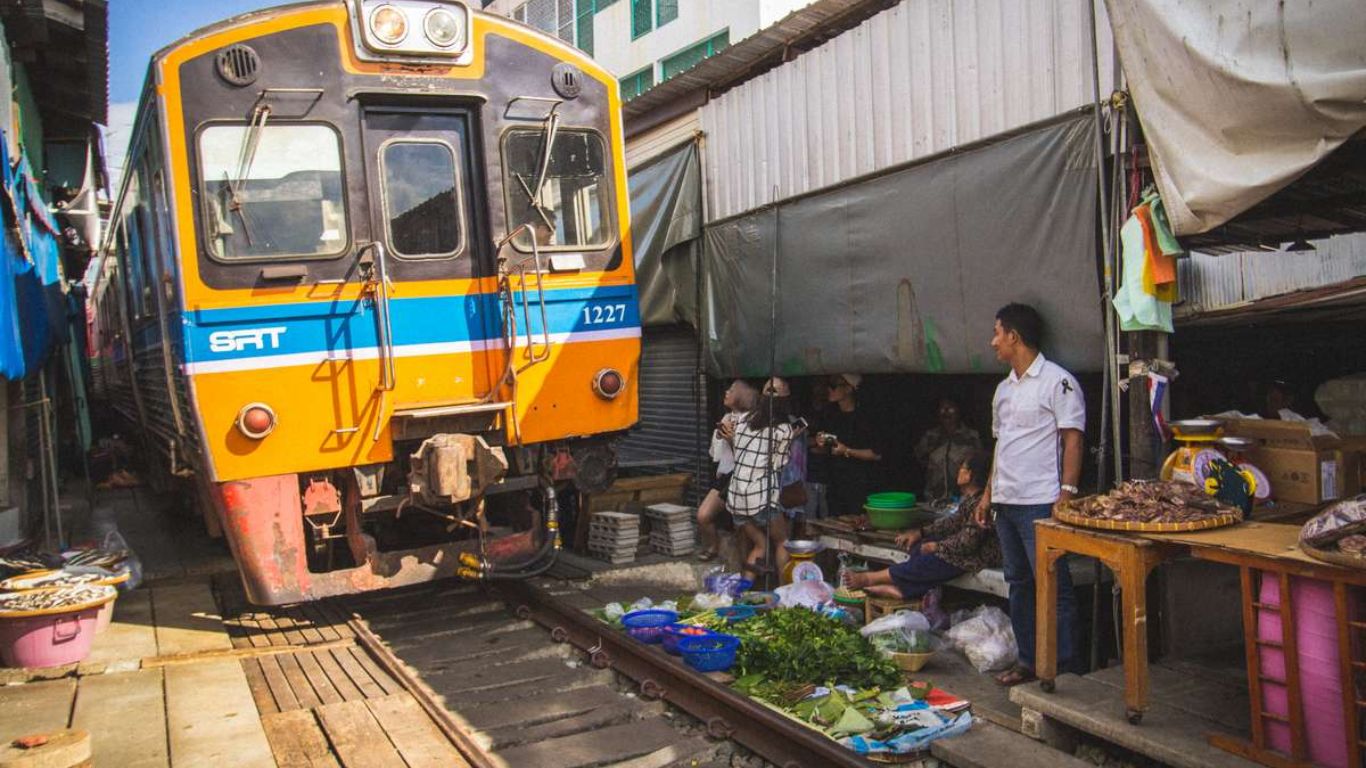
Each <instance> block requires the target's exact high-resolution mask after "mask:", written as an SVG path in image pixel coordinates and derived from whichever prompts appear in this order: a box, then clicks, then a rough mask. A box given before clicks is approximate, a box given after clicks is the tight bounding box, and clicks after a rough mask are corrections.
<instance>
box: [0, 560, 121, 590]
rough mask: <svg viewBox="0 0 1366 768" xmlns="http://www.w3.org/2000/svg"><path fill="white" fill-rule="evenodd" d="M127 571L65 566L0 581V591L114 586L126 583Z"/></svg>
mask: <svg viewBox="0 0 1366 768" xmlns="http://www.w3.org/2000/svg"><path fill="white" fill-rule="evenodd" d="M129 575H130V574H129V572H128V571H127V570H123V571H115V570H111V569H108V568H97V567H95V566H89V565H83V566H81V565H77V566H67V567H66V568H62V569H59V570H52V571H37V572H35V573H26V574H24V575H22V576H14V577H12V578H8V579H5V580H4V581H0V589H4V590H11V591H20V590H26V589H50V588H52V587H75V586H79V585H81V584H108V585H109V586H114V585H116V584H122V583H123V582H125V581H128V577H129Z"/></svg>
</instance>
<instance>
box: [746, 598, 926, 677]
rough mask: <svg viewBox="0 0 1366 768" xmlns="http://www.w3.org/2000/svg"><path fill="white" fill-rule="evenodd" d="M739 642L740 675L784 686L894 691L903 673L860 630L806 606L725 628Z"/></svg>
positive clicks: (784, 610)
mask: <svg viewBox="0 0 1366 768" xmlns="http://www.w3.org/2000/svg"><path fill="white" fill-rule="evenodd" d="M727 631H728V632H730V634H733V635H735V636H737V637H739V638H740V651H739V653H738V655H737V656H736V662H735V666H736V674H738V675H741V676H748V675H761V676H762V677H763V679H764V680H766V681H769V682H780V683H817V684H826V685H834V684H836V683H838V684H841V685H847V686H851V687H853V688H883V689H890V688H896V687H898V686H900V685H901V670H900V669H899V668H898V667H897V666H896V664H894V663H893V662H892V661H891V660H889V659H887V658H886V657H885V656H883V655H882V654H880V653H878V651H877V649H876V648H874V647H873V646H872V644H871V643H869V642H868V640H867V639H865V638H864V637H863V636H862V635H860V634H859V633H858V630H855V629H851V628H849V627H848V626H845V624H844V623H843V622H841V621H840V620H838V619H833V618H830V617H828V616H822V615H820V614H819V613H816V612H814V611H809V610H806V609H804V608H780V609H778V610H773V611H767V612H765V613H761V614H759V615H758V616H755V617H754V618H752V619H749V620H747V621H743V622H740V623H738V624H732V625H731V626H730V627H729V629H728V630H727Z"/></svg>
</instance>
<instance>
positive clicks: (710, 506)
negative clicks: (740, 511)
mask: <svg viewBox="0 0 1366 768" xmlns="http://www.w3.org/2000/svg"><path fill="white" fill-rule="evenodd" d="M758 397H759V393H758V392H757V391H755V389H754V387H753V386H752V385H750V383H749V382H747V381H745V380H744V379H736V380H735V381H732V382H731V383H730V387H728V388H727V389H726V393H725V395H723V396H722V400H721V403H722V405H724V406H725V408H726V414H725V415H724V416H722V417H721V420H720V421H718V422H716V429H714V430H712V433H711V449H710V453H711V459H712V461H714V462H716V471H715V473H713V475H712V481H711V488H710V489H709V490H708V491H707V495H706V497H705V498H703V499H702V503H701V504H699V505H698V506H697V528H698V532H699V533H700V535H701V537H702V550H701V551H700V552H698V553H697V559H698V560H704V561H705V560H711V559H714V558H715V557H716V550H717V547H718V544H719V541H718V534H717V530H716V522H717V520H719V519H720V517H721V514H722V513H724V512H725V511H726V490H727V488H728V487H729V486H730V477H731V473H732V472H734V471H735V449H734V447H733V446H732V444H731V443H732V441H733V440H734V439H735V426H736V425H737V424H739V423H740V422H742V421H744V420H745V418H746V417H747V416H748V415H749V412H750V411H751V410H753V409H754V403H755V401H756V400H757V399H758Z"/></svg>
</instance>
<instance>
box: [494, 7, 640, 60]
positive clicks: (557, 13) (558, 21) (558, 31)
mask: <svg viewBox="0 0 1366 768" xmlns="http://www.w3.org/2000/svg"><path fill="white" fill-rule="evenodd" d="M612 2H615V0H607V1H606V2H604V0H528V2H525V3H522V4H521V5H519V6H517V7H516V8H514V9H512V14H511V16H512V18H514V19H516V20H517V21H520V22H522V23H523V24H528V25H530V26H533V27H535V28H536V29H539V30H541V31H542V32H545V33H547V34H551V35H554V36H556V37H558V38H560V39H561V40H563V41H565V42H566V43H569V44H571V45H577V46H578V47H579V48H581V49H582V50H583V51H584V52H585V53H587V54H588V55H589V56H592V55H593V13H594V12H595V11H596V10H597V8H599V7H606V6H607V5H610V4H611V3H612Z"/></svg>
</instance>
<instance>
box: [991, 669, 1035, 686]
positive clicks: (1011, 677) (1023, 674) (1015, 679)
mask: <svg viewBox="0 0 1366 768" xmlns="http://www.w3.org/2000/svg"><path fill="white" fill-rule="evenodd" d="M1037 679H1038V678H1037V677H1035V676H1034V670H1032V669H1030V668H1028V667H1022V666H1020V665H1018V664H1016V665H1015V666H1013V667H1011V668H1010V669H1008V670H1006V671H1005V672H1002V673H1001V674H999V675H997V676H996V684H997V685H1004V686H1005V687H1007V688H1012V687H1014V686H1017V685H1022V684H1024V683H1032V682H1034V681H1035V680H1037Z"/></svg>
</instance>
